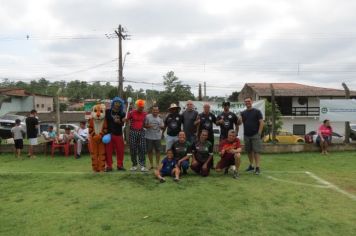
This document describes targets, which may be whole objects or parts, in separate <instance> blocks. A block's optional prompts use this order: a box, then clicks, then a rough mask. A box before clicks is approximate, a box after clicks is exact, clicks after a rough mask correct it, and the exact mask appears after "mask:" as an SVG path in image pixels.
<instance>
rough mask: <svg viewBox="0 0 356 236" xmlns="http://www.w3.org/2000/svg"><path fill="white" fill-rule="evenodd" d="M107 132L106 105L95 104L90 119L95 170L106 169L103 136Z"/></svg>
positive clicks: (92, 156)
mask: <svg viewBox="0 0 356 236" xmlns="http://www.w3.org/2000/svg"><path fill="white" fill-rule="evenodd" d="M106 132H107V123H106V120H105V105H104V104H97V105H95V106H93V108H92V112H91V118H90V119H89V145H90V156H91V162H92V167H93V171H94V172H102V171H104V170H105V144H104V143H103V141H102V138H103V136H104V135H105V134H106Z"/></svg>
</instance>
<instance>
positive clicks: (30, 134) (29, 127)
mask: <svg viewBox="0 0 356 236" xmlns="http://www.w3.org/2000/svg"><path fill="white" fill-rule="evenodd" d="M36 125H38V120H37V118H36V117H33V116H29V117H27V118H26V131H27V138H37V134H38V129H37V128H36Z"/></svg>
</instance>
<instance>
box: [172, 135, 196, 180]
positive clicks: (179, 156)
mask: <svg viewBox="0 0 356 236" xmlns="http://www.w3.org/2000/svg"><path fill="white" fill-rule="evenodd" d="M172 151H173V156H174V159H175V160H176V162H177V167H178V168H179V170H181V171H182V172H183V174H184V175H185V174H187V170H188V169H189V158H190V157H191V155H192V147H191V144H190V143H189V142H188V141H186V136H185V133H184V131H181V132H179V134H178V141H177V142H175V143H174V144H173V146H172Z"/></svg>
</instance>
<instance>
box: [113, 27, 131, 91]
mask: <svg viewBox="0 0 356 236" xmlns="http://www.w3.org/2000/svg"><path fill="white" fill-rule="evenodd" d="M115 34H116V35H117V37H118V39H119V60H118V67H119V73H118V82H119V85H118V94H119V96H120V97H122V96H123V83H124V76H123V72H122V70H123V62H122V40H125V39H127V37H128V36H129V35H127V34H125V30H124V28H123V27H122V26H121V25H119V27H118V29H117V30H115Z"/></svg>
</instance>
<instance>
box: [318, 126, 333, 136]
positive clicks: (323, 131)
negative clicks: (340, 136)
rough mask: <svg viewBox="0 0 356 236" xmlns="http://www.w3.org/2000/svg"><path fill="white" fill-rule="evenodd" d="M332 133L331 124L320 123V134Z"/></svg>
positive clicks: (327, 134) (328, 134)
mask: <svg viewBox="0 0 356 236" xmlns="http://www.w3.org/2000/svg"><path fill="white" fill-rule="evenodd" d="M332 133H333V129H332V128H331V126H325V125H324V124H322V125H320V127H319V134H321V135H322V136H331V135H332Z"/></svg>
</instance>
